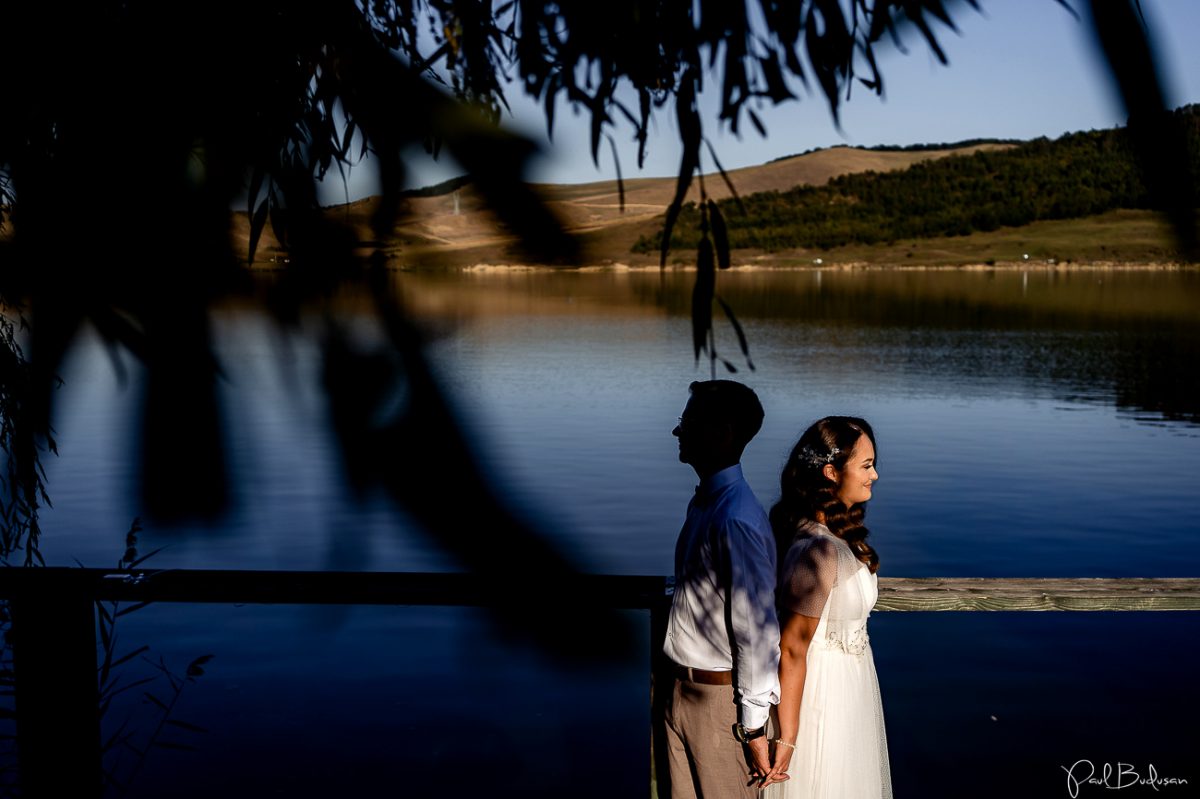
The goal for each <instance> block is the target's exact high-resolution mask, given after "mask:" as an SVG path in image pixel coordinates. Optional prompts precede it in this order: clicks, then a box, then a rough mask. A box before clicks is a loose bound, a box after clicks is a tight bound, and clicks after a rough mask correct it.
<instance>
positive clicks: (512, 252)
mask: <svg viewBox="0 0 1200 799" xmlns="http://www.w3.org/2000/svg"><path fill="white" fill-rule="evenodd" d="M1008 147H1011V145H1009V144H1003V143H986V142H985V143H971V144H970V145H966V146H955V145H948V146H946V147H944V148H938V149H927V150H916V149H913V150H867V149H862V148H853V147H831V148H828V149H824V150H816V151H813V152H809V153H805V154H803V155H798V156H793V157H790V158H786V159H781V160H778V161H774V162H771V163H769V164H763V165H761V166H754V167H747V168H744V169H735V170H731V171H730V172H729V173H728V175H729V178H730V180H731V181H732V182H733V184H734V186H735V187H736V189H737V191H738V194H739V195H742V196H744V195H749V194H755V193H761V192H767V191H785V190H787V189H790V188H792V187H794V186H798V185H809V186H815V185H820V184H824V183H827V182H828V181H829V180H830V179H831V178H835V177H837V176H839V175H847V174H855V173H859V172H890V171H894V170H901V169H907V168H908V167H910V166H912V165H913V164H917V163H921V162H925V161H931V160H936V159H940V158H945V157H947V156H950V155H961V154H970V153H974V152H981V151H983V152H987V151H1000V150H1003V149H1006V148H1008ZM703 183H704V188H705V190H706V192H707V193H708V196H710V197H713V198H715V199H723V198H728V197H729V196H730V194H729V191H728V188H727V187H726V185H725V181H724V180H723V179H722V178H721V177H720V176H719V175H706V176H705V177H704V180H703ZM440 188H441V189H442V191H441V192H440V193H435V192H434V191H433V190H426V191H422V192H419V193H413V194H412V195H410V196H409V197H408V198H407V217H406V218H405V220H404V221H403V222H402V223H401V224H398V225H397V226H396V228H395V230H394V231H393V238H392V240H390V241H389V242H388V246H389V250H390V252H391V254H392V255H393V256H394V257H395V258H396V259H397V261H398V262H400V263H402V264H405V265H421V266H434V267H437V266H465V265H472V264H476V263H520V262H521V257H522V256H521V254H520V248H519V242H517V241H516V240H515V239H514V238H513V237H512V236H511V235H509V234H508V233H507V232H506V231H504V230H503V229H501V228H500V227H499V226H498V225H497V223H496V220H495V218H494V217H493V216H492V215H491V214H490V213H489V212H488V211H487V209H486V208H485V207H484V205H483V202H482V200H481V199H480V197H479V196H478V194H477V193H476V192H475V191H474V190H473V189H472V188H471V187H470V186H469V185H465V186H463V185H459V184H458V183H457V182H447V184H443V186H442V187H440ZM537 188H538V190H539V191H540V192H541V193H542V195H543V197H544V198H545V199H546V202H547V203H548V205H549V206H550V208H551V209H552V210H553V211H554V212H555V214H556V215H557V216H558V218H559V219H560V220H561V221H562V222H563V224H564V226H565V227H566V228H567V229H568V230H570V231H571V232H573V233H575V234H577V235H578V236H580V238H581V240H582V241H583V243H584V248H585V257H586V258H587V260H588V261H589V262H591V263H605V262H621V263H632V264H645V265H650V264H652V263H657V256H651V255H649V254H637V253H633V252H632V248H633V246H634V244H635V243H636V242H637V241H638V240H639V239H640V238H643V237H645V236H647V235H653V234H654V232H655V231H657V230H658V229H659V228H660V227H661V225H662V220H661V217H662V214H663V212H664V211H665V210H666V207H667V205H668V203H670V201H671V198H672V196H673V195H674V192H675V178H674V177H663V178H633V179H631V180H626V181H625V208H624V211H622V210H621V207H620V197H619V192H618V189H617V182H616V181H615V180H609V181H599V182H595V183H584V184H576V185H559V184H540V185H538V186H537ZM690 198H691V199H692V200H693V201H694V200H698V199H699V182H696V183H695V184H694V185H693V187H692V192H691V195H690ZM377 203H378V200H377V199H375V198H367V199H364V200H358V201H355V202H352V203H348V204H345V205H339V206H334V207H331V208H329V209H328V213H329V214H331V215H338V216H340V217H341V218H342V219H343V220H344V221H345V222H346V223H348V224H349V225H350V226H351V227H352V228H353V229H354V230H355V232H356V233H357V235H358V238H359V239H360V240H361V241H369V240H371V239H372V238H373V234H372V233H371V229H370V218H371V214H372V212H373V211H374V209H375V208H376V206H377ZM249 231H250V226H249V222H248V219H247V217H246V214H245V213H238V214H235V218H234V237H235V243H236V245H237V246H239V247H240V248H242V251H245V248H246V247H247V245H248V242H249V238H250V232H249ZM281 254H282V251H281V249H280V247H279V245H278V243H277V242H276V241H275V239H274V238H273V237H272V236H271V235H270V230H269V228H268V230H267V231H265V232H264V234H263V241H262V243H261V245H260V247H259V250H258V256H257V257H258V260H259V261H260V262H268V261H270V260H271V259H272V258H273V257H277V256H279V255H281Z"/></svg>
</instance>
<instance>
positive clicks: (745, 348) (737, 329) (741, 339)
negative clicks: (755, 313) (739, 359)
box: [716, 297, 754, 372]
mask: <svg viewBox="0 0 1200 799" xmlns="http://www.w3.org/2000/svg"><path fill="white" fill-rule="evenodd" d="M716 300H717V302H718V303H720V305H721V310H723V311H724V312H725V316H726V317H728V319H729V324H731V325H732V326H733V332H734V333H736V334H737V340H738V346H739V347H741V348H742V355H745V356H746V365H747V366H749V367H750V371H751V372H753V371H754V361H752V360H750V342H749V341H748V340H747V338H746V331H745V330H743V329H742V324H741V322H739V321H738V319H737V315H736V314H734V312H733V308H732V307H731V306H730V305H729V303H727V302H725V300H723V299H722V298H721V297H716Z"/></svg>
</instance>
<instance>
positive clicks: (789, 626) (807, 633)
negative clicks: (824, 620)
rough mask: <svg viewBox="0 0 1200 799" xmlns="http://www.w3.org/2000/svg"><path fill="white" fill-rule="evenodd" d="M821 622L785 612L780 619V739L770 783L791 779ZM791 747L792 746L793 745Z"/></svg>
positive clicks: (768, 777) (776, 745) (768, 776)
mask: <svg viewBox="0 0 1200 799" xmlns="http://www.w3.org/2000/svg"><path fill="white" fill-rule="evenodd" d="M818 622H820V619H815V618H813V617H812V616H802V615H801V614H799V613H788V612H786V611H785V612H784V613H783V614H782V615H781V616H780V617H779V625H780V630H779V739H780V740H781V741H783V743H776V744H775V754H774V758H773V760H772V763H771V773H770V774H769V775H767V780H766V782H768V783H770V782H779V781H782V780H785V779H787V769H788V765H789V764H790V763H791V760H792V754H793V753H794V752H795V751H796V749H795V746H796V735H797V733H798V732H799V728H800V697H801V696H803V695H804V678H805V676H806V675H807V673H808V644H809V642H810V641H812V637H813V633H815V632H816V630H817V624H818ZM789 744H790V746H789Z"/></svg>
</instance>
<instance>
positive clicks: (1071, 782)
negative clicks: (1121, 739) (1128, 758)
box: [1061, 760, 1188, 799]
mask: <svg viewBox="0 0 1200 799" xmlns="http://www.w3.org/2000/svg"><path fill="white" fill-rule="evenodd" d="M1061 768H1062V770H1063V771H1065V772H1067V794H1068V795H1069V796H1070V797H1071V799H1076V797H1077V796H1079V788H1080V787H1081V786H1085V785H1095V786H1099V787H1101V788H1108V789H1116V788H1133V787H1135V786H1139V785H1144V786H1147V787H1149V788H1153V789H1154V790H1156V791H1157V790H1158V789H1159V788H1161V787H1167V786H1172V785H1187V784H1188V781H1187V778H1186V777H1162V776H1159V774H1158V769H1156V768H1155V767H1154V764H1153V763H1150V764H1148V766H1147V768H1146V773H1145V775H1144V776H1143V775H1142V773H1141V772H1139V771H1138V770H1137V769H1136V768H1134V766H1133V765H1132V764H1130V763H1120V762H1118V763H1116V764H1115V765H1114V764H1112V763H1101V764H1100V768H1099V770H1097V768H1096V765H1095V764H1094V763H1092V761H1090V760H1076V761H1075V762H1074V763H1073V764H1072V765H1071V766H1070V767H1069V768H1068V767H1067V766H1062V767H1061Z"/></svg>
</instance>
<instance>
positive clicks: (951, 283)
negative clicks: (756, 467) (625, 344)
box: [398, 268, 1200, 424]
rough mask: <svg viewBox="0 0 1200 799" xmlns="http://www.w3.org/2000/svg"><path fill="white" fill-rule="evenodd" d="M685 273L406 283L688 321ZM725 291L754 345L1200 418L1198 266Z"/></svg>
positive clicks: (878, 273)
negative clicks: (826, 346)
mask: <svg viewBox="0 0 1200 799" xmlns="http://www.w3.org/2000/svg"><path fill="white" fill-rule="evenodd" d="M691 278H692V273H690V272H683V271H671V272H667V273H666V274H665V275H663V276H661V277H660V275H659V274H658V273H657V271H653V272H649V273H648V272H637V271H633V272H630V271H626V272H619V271H616V272H614V271H609V272H603V271H602V272H591V273H587V272H585V273H580V272H561V271H559V272H555V271H550V270H525V271H518V272H500V271H477V272H470V273H467V274H466V275H448V274H444V273H443V274H439V275H429V274H421V273H411V274H405V275H403V276H402V277H400V278H399V280H398V285H399V286H401V287H403V290H404V291H405V294H406V296H408V297H411V298H412V299H413V301H414V303H415V304H416V305H417V307H418V308H419V309H420V310H421V312H422V313H423V314H425V315H427V316H428V317H432V318H436V319H442V320H445V319H456V320H459V321H463V320H465V319H470V318H478V317H481V316H521V317H529V316H533V315H546V316H556V315H573V316H581V315H586V314H596V313H600V314H604V315H606V316H609V315H611V316H612V317H615V318H621V317H631V316H639V315H644V314H647V313H653V312H654V310H655V309H662V310H665V312H666V313H667V314H668V316H670V317H672V318H681V317H687V316H688V314H690V281H691ZM719 293H720V294H721V295H722V296H724V298H725V299H726V300H727V301H729V302H730V303H731V305H733V307H734V308H735V309H736V311H737V313H738V315H739V317H740V318H741V319H742V320H743V321H744V322H745V323H747V325H748V326H749V327H751V328H757V329H758V332H759V336H758V340H757V341H756V340H754V339H753V337H752V341H751V346H752V347H753V348H761V347H763V346H764V340H763V339H764V338H766V339H767V343H766V346H770V343H771V339H772V337H773V336H774V334H776V333H778V332H779V331H782V330H789V329H796V328H799V329H800V330H801V331H803V333H804V334H805V335H803V338H804V339H807V340H808V341H809V342H824V343H831V344H832V346H834V347H836V348H837V349H839V350H844V349H847V348H854V347H872V348H878V347H883V348H886V351H887V353H888V356H889V359H888V362H889V363H890V364H892V366H893V367H894V368H895V369H897V370H904V371H907V372H909V373H912V374H918V375H922V376H925V377H926V378H928V379H929V380H931V381H933V382H934V383H935V384H937V385H939V387H942V386H944V384H945V383H947V382H949V383H951V384H964V383H969V382H973V381H977V380H984V381H990V382H996V383H1009V384H1012V383H1019V384H1023V385H1024V386H1025V387H1028V388H1033V389H1035V390H1036V389H1039V388H1042V387H1049V388H1050V389H1051V393H1052V394H1053V395H1054V396H1056V397H1058V398H1061V399H1062V400H1064V401H1066V402H1072V403H1074V402H1096V401H1099V402H1106V403H1109V402H1111V403H1113V404H1115V405H1116V406H1117V407H1118V408H1120V409H1121V410H1122V411H1124V412H1128V413H1129V414H1130V417H1131V418H1134V419H1137V420H1145V421H1161V420H1168V421H1178V422H1187V423H1191V424H1195V423H1196V422H1197V421H1198V420H1200V391H1197V387H1198V382H1200V377H1198V376H1197V371H1196V369H1195V367H1194V366H1193V364H1194V363H1196V356H1197V354H1200V318H1198V317H1197V313H1196V312H1197V309H1200V271H1196V270H1188V269H1172V270H1164V269H1156V268H1145V269H1142V270H1139V269H1099V268H1088V269H1074V270H1068V269H1048V268H1044V269H1037V270H1034V271H1029V270H1022V271H1018V270H1012V269H1009V270H916V269H909V270H893V271H887V270H837V271H821V270H733V271H730V272H726V273H722V274H721V276H720V285H719ZM764 328H766V330H764ZM872 333H875V334H876V335H872ZM722 335H723V338H724V340H725V344H724V347H723V349H724V350H725V351H728V352H732V351H734V350H735V344H734V340H733V335H732V332H731V331H730V330H729V329H728V328H725V329H724V330H720V328H719V339H718V341H720V337H721V336H722ZM797 343H799V342H798V341H797ZM876 351H878V350H876ZM679 357H686V355H681V356H679ZM1001 390H1003V389H1001Z"/></svg>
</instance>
